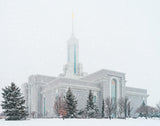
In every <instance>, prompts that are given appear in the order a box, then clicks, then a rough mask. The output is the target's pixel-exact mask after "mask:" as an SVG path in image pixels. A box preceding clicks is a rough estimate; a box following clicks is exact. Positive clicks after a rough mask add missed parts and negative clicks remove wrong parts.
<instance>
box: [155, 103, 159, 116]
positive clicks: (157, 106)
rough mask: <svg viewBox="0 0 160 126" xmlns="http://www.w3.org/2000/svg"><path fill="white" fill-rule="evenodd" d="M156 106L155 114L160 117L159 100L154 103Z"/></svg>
mask: <svg viewBox="0 0 160 126" xmlns="http://www.w3.org/2000/svg"><path fill="white" fill-rule="evenodd" d="M156 108H157V116H158V117H160V102H159V103H158V104H157V105H156Z"/></svg>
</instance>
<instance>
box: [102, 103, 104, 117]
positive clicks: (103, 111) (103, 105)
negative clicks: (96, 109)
mask: <svg viewBox="0 0 160 126" xmlns="http://www.w3.org/2000/svg"><path fill="white" fill-rule="evenodd" d="M102 118H104V100H103V101H102Z"/></svg>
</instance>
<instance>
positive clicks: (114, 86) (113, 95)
mask: <svg viewBox="0 0 160 126" xmlns="http://www.w3.org/2000/svg"><path fill="white" fill-rule="evenodd" d="M111 98H112V100H113V103H115V102H116V98H117V84H116V80H114V79H113V80H112V82H111Z"/></svg>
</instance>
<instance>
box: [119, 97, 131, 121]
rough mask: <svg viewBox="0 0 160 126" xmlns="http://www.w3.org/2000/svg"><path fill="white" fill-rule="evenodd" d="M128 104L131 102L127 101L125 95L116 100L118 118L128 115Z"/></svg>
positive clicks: (129, 112)
mask: <svg viewBox="0 0 160 126" xmlns="http://www.w3.org/2000/svg"><path fill="white" fill-rule="evenodd" d="M130 104H131V103H130V102H129V100H128V98H127V97H125V98H120V99H119V100H118V116H119V117H120V118H126V117H130V114H131V110H132V108H131V106H130Z"/></svg>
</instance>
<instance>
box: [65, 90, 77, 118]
mask: <svg viewBox="0 0 160 126" xmlns="http://www.w3.org/2000/svg"><path fill="white" fill-rule="evenodd" d="M65 101H66V111H67V115H66V117H67V118H76V115H77V100H76V98H75V96H74V95H73V94H72V91H71V89H70V88H69V89H68V91H67V93H66V97H65Z"/></svg>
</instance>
